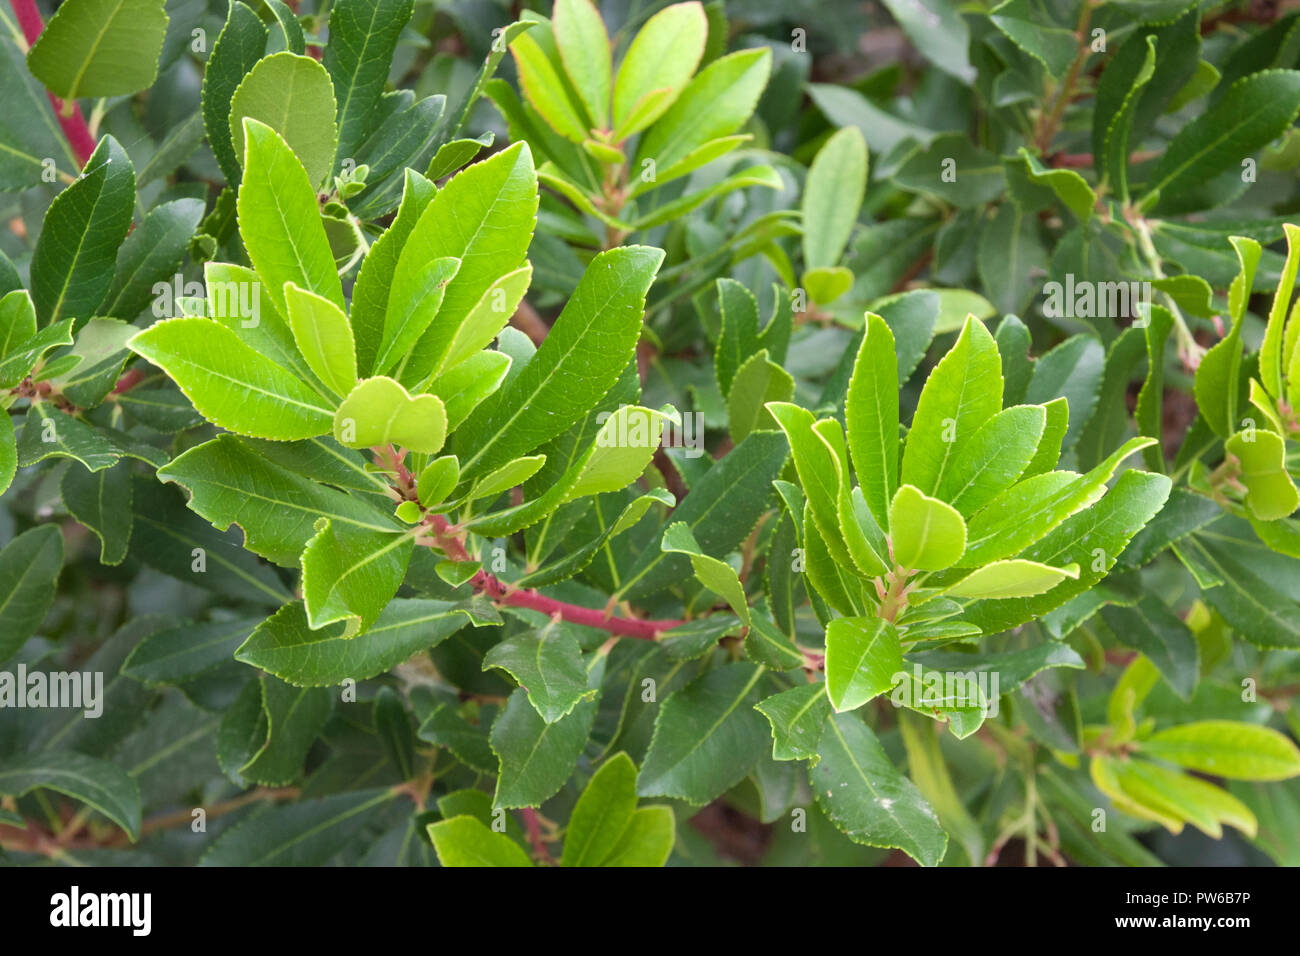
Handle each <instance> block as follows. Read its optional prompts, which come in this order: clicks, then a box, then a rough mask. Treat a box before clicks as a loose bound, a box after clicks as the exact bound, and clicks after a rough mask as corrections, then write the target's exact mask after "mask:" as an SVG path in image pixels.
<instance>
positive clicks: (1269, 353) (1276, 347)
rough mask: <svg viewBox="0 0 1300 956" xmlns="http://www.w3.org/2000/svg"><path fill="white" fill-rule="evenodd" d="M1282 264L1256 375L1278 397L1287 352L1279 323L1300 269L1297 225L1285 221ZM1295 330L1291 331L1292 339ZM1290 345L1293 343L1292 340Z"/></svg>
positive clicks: (1299, 238)
mask: <svg viewBox="0 0 1300 956" xmlns="http://www.w3.org/2000/svg"><path fill="white" fill-rule="evenodd" d="M1282 229H1283V231H1284V232H1285V233H1286V249H1287V252H1286V265H1285V266H1283V267H1282V275H1281V277H1280V278H1279V279H1278V284H1277V292H1276V293H1275V294H1274V296H1273V307H1272V308H1271V309H1269V311H1268V325H1267V326H1265V329H1264V341H1263V342H1261V343H1260V346H1259V378H1260V382H1261V383H1262V384H1263V386H1264V389H1265V390H1266V391H1267V392H1268V394H1269V395H1272V396H1273V397H1274V398H1281V397H1282V394H1283V393H1282V373H1283V371H1284V368H1283V366H1284V364H1285V363H1284V358H1285V354H1284V353H1285V352H1286V351H1287V349H1286V347H1285V344H1284V335H1283V326H1284V324H1285V323H1286V321H1287V317H1288V314H1289V311H1288V310H1289V308H1290V305H1291V294H1292V293H1293V292H1294V291H1295V279H1296V271H1297V269H1300V226H1294V225H1292V224H1291V223H1285V224H1284V225H1283V226H1282ZM1295 334H1296V333H1294V332H1293V333H1291V336H1292V338H1293V339H1294V336H1295ZM1292 345H1294V342H1293V343H1292Z"/></svg>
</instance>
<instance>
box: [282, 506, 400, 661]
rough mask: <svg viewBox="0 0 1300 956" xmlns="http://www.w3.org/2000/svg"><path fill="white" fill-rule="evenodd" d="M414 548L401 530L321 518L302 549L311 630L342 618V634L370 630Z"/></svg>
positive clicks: (303, 586)
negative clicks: (367, 527) (394, 530)
mask: <svg viewBox="0 0 1300 956" xmlns="http://www.w3.org/2000/svg"><path fill="white" fill-rule="evenodd" d="M414 546H415V542H414V539H412V538H411V536H409V535H406V534H394V533H384V532H378V531H371V530H368V529H362V528H357V527H356V526H354V525H352V524H350V523H348V522H345V521H340V522H338V523H337V524H336V523H335V522H334V521H332V520H331V519H329V518H322V519H321V520H320V522H318V530H317V533H316V536H315V537H313V538H312V539H311V540H310V541H308V542H307V547H306V550H304V551H303V553H302V594H303V599H304V604H305V605H306V607H307V620H308V622H309V623H310V624H311V626H312V628H313V629H316V628H321V627H324V626H325V625H326V624H332V623H333V622H335V621H345V622H346V629H345V631H344V636H345V637H350V636H352V635H354V634H356V633H358V632H359V631H364V630H366V629H367V628H369V627H370V625H371V624H373V623H374V621H375V619H376V618H377V617H379V614H380V612H381V611H383V609H384V608H385V607H387V606H388V602H389V601H391V600H392V598H393V595H395V594H396V593H397V589H398V588H399V587H400V586H401V583H402V578H403V577H405V575H406V566H407V563H408V562H409V561H410V560H411V551H412V550H413V549H414Z"/></svg>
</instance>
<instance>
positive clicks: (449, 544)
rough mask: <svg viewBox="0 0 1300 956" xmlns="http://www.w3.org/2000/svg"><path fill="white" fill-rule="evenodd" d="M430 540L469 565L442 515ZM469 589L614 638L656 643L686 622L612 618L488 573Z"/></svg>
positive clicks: (480, 574) (476, 577) (466, 554)
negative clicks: (517, 586) (668, 632)
mask: <svg viewBox="0 0 1300 956" xmlns="http://www.w3.org/2000/svg"><path fill="white" fill-rule="evenodd" d="M432 528H433V540H434V543H435V544H437V545H438V547H439V548H441V549H442V551H443V553H444V554H446V555H447V557H449V558H451V559H452V560H453V561H469V560H471V559H470V556H469V552H467V551H466V550H465V545H464V544H462V543H461V541H460V539H459V538H457V537H456V536H455V535H454V534H453V533H452V531H451V526H450V525H449V524H448V523H447V519H446V518H444V517H443V516H442V515H434V516H433V518H432ZM469 583H470V586H471V587H473V588H474V590H475V591H476V592H478V593H479V594H486V595H487V596H488V597H490V598H491V599H492V600H493V601H495V602H496V603H498V604H505V605H508V606H510V607H526V608H529V609H530V610H533V611H541V612H542V613H543V614H550V615H556V614H558V615H559V616H560V619H561V620H564V621H568V622H569V623H570V624H582V625H584V626H585V627H594V628H598V629H599V630H602V631H607V632H608V633H610V634H613V635H615V636H617V637H635V638H637V639H639V640H643V641H656V640H658V639H659V635H660V634H661V633H662V632H663V631H667V630H671V629H672V628H674V627H679V626H680V625H682V624H684V623H686V622H685V621H645V620H641V619H639V618H631V617H614V616H613V615H611V614H608V613H606V612H605V611H601V610H597V609H595V608H590V607H582V606H581V605H580V604H570V603H568V602H567V601H559V600H556V599H555V598H552V597H547V596H546V595H545V594H541V593H539V592H537V591H534V590H533V589H532V588H512V587H510V586H509V585H508V584H506V583H505V582H503V581H501V580H500V579H498V578H497V577H496V576H495V575H492V574H489V573H488V572H487V571H482V570H480V571H478V572H477V573H476V574H475V575H474V576H473V577H472V578H470V580H469Z"/></svg>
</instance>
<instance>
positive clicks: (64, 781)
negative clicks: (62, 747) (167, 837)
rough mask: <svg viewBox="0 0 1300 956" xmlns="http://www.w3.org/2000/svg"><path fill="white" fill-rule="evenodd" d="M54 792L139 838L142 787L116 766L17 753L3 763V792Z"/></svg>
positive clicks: (72, 755)
mask: <svg viewBox="0 0 1300 956" xmlns="http://www.w3.org/2000/svg"><path fill="white" fill-rule="evenodd" d="M36 789H43V790H54V791H57V792H58V793H62V794H64V795H66V796H69V797H72V798H73V799H74V800H80V801H81V802H82V803H84V804H86V806H88V807H91V808H92V809H94V810H98V811H99V812H100V813H102V814H103V815H104V816H106V817H108V819H110V820H112V821H113V822H114V823H116V824H117V825H118V826H119V827H121V828H122V829H123V830H125V831H126V834H127V836H129V837H130V838H131V841H132V842H135V841H136V840H138V839H139V838H140V788H139V787H138V786H137V785H136V782H135V780H134V779H133V778H132V777H130V776H128V775H127V773H126V771H124V770H122V769H121V768H120V767H118V766H117V765H116V764H113V763H110V762H109V761H107V760H100V759H99V758H97V757H88V756H86V755H84V754H77V753H52V752H48V751H47V752H45V753H32V754H15V755H12V756H9V757H6V758H5V759H4V760H0V793H4V794H10V795H12V796H15V797H21V796H24V795H26V794H28V793H30V792H31V791H33V790H36Z"/></svg>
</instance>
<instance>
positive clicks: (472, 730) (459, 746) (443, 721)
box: [361, 635, 546, 813]
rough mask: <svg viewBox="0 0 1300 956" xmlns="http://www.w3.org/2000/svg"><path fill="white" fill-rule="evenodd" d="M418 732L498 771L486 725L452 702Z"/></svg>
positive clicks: (482, 768)
mask: <svg viewBox="0 0 1300 956" xmlns="http://www.w3.org/2000/svg"><path fill="white" fill-rule="evenodd" d="M364 638H365V635H362V637H361V639H362V640H364ZM525 706H526V705H525ZM533 719H534V720H536V722H537V723H538V724H540V725H541V726H542V727H545V726H546V724H545V722H544V721H542V720H540V719H539V718H538V717H537V715H536V713H534V714H533ZM418 735H419V737H420V739H421V740H427V741H429V742H430V743H433V744H437V745H438V746H439V747H446V748H447V749H448V750H449V751H451V753H452V755H453V756H454V757H455V758H456V759H457V760H459V761H460V762H461V763H463V764H465V765H466V766H467V767H470V768H472V769H473V770H475V771H477V772H478V773H485V774H495V773H496V772H497V768H498V765H499V761H498V760H497V755H496V754H494V753H493V752H492V747H491V746H490V745H489V743H488V734H487V729H486V728H480V727H478V726H475V725H473V724H470V723H469V722H468V721H467V720H465V718H463V717H462V716H460V714H459V713H457V712H456V708H454V707H452V706H451V705H449V704H442V705H439V706H438V707H435V708H434V709H433V711H432V712H431V713H430V714H429V716H428V717H427V718H425V721H424V723H423V724H421V725H420V729H419V731H418ZM484 796H485V797H486V798H487V804H488V808H489V813H490V811H491V806H492V799H491V797H487V795H486V794H484Z"/></svg>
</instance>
